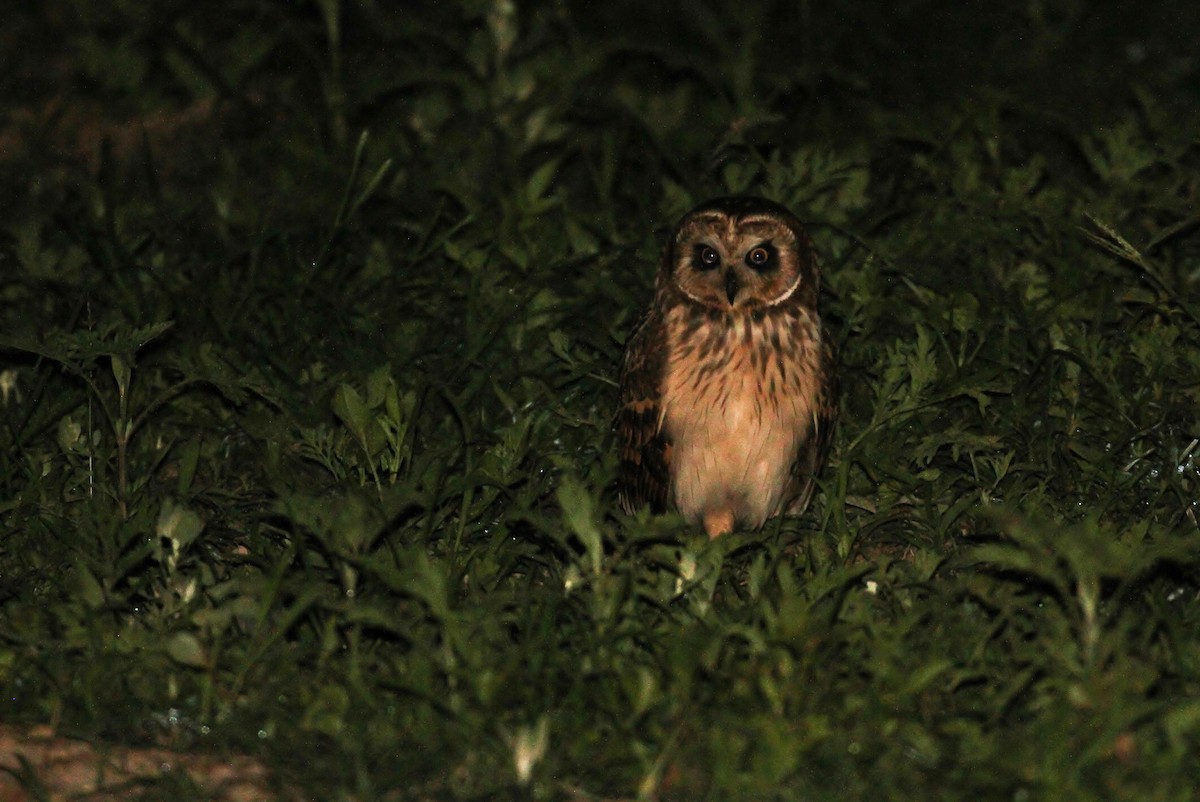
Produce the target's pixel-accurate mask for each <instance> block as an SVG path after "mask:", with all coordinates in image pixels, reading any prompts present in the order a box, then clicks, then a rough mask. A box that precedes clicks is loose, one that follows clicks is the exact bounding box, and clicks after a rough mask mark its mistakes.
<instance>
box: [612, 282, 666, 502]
mask: <svg viewBox="0 0 1200 802" xmlns="http://www.w3.org/2000/svg"><path fill="white" fill-rule="evenodd" d="M666 342H667V338H666V327H665V326H664V325H663V318H662V315H661V314H659V311H658V306H657V305H655V306H654V307H652V308H651V310H650V312H649V313H648V314H647V315H646V317H645V318H643V319H642V322H641V323H640V324H639V325H638V327H637V330H636V331H634V333H633V336H632V337H630V338H629V342H628V343H627V344H626V345H625V359H624V362H623V363H622V365H621V397H620V401H619V407H618V409H617V417H616V421H615V422H614V426H615V428H616V431H617V438H618V441H619V443H620V448H621V466H620V473H619V475H618V482H619V486H620V497H621V507H622V508H623V509H624V510H625V511H626V512H633V511H634V510H636V509H638V508H639V507H642V506H644V505H647V504H648V505H649V506H650V509H651V511H652V512H656V513H661V512H665V511H666V508H667V496H668V494H669V492H670V491H669V487H670V476H671V473H670V464H671V443H670V440H668V439H667V437H666V435H665V434H664V433H663V432H662V431H661V430H660V428H659V421H660V420H661V416H662V398H661V394H662V390H661V388H662V377H663V371H664V370H665V368H666V357H667V354H666V348H667V345H666Z"/></svg>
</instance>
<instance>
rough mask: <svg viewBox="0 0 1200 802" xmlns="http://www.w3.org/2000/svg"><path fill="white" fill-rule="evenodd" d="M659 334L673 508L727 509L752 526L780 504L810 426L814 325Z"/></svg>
mask: <svg viewBox="0 0 1200 802" xmlns="http://www.w3.org/2000/svg"><path fill="white" fill-rule="evenodd" d="M668 330H669V331H671V332H672V333H673V335H675V336H672V337H671V338H670V343H669V347H670V352H669V355H668V359H667V367H666V372H665V375H664V377H663V387H662V400H663V421H662V425H663V428H664V430H665V433H666V434H667V436H668V437H669V438H670V439H671V441H672V442H673V451H672V460H671V488H672V495H673V498H674V502H675V505H676V506H677V507H678V508H679V510H680V512H682V513H683V515H684V516H685V517H686V518H688V519H689V520H700V519H702V518H704V517H705V516H706V515H709V514H713V513H726V512H727V513H730V514H732V516H733V517H734V518H736V519H737V520H739V521H741V522H742V523H744V524H747V525H750V526H755V527H757V526H760V525H761V524H762V523H763V521H765V520H766V519H767V518H768V517H770V516H771V515H773V514H775V513H776V512H778V511H779V508H780V506H781V504H782V503H783V502H785V501H787V499H785V498H784V494H785V492H786V491H787V489H788V487H789V479H790V475H791V470H792V467H793V465H794V463H795V461H796V456H797V453H798V452H799V450H800V448H801V446H802V445H803V444H804V442H805V441H806V439H807V438H808V437H809V436H810V435H811V433H812V430H813V415H814V410H815V408H816V404H817V395H818V392H819V389H818V383H819V361H818V356H817V354H818V352H819V345H820V342H819V337H820V329H819V325H818V324H817V322H816V321H815V320H813V319H812V318H811V317H810V316H809V315H808V314H807V313H805V312H804V311H803V310H796V311H793V312H791V313H789V314H787V315H784V314H780V315H777V316H774V317H762V318H760V319H758V320H755V319H754V318H752V317H750V316H748V315H743V316H737V317H732V318H731V319H730V318H726V319H724V320H722V319H717V320H715V321H713V320H707V321H705V322H703V323H701V324H700V325H698V326H697V325H696V323H695V322H694V321H693V322H692V323H691V324H690V325H683V324H682V323H681V324H680V325H674V326H668Z"/></svg>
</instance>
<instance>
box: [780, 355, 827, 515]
mask: <svg viewBox="0 0 1200 802" xmlns="http://www.w3.org/2000/svg"><path fill="white" fill-rule="evenodd" d="M835 363H836V357H835V354H834V350H833V344H832V343H830V342H829V341H828V340H826V341H825V342H824V343H823V345H822V347H821V376H822V378H821V381H820V382H818V385H817V386H818V387H820V388H821V389H820V395H819V396H818V397H817V403H816V406H815V407H814V408H813V429H812V432H811V433H810V434H809V437H808V440H806V441H805V443H804V445H803V446H801V447H800V453H799V454H797V455H796V463H795V464H794V465H793V466H792V484H791V488H790V490H791V493H789V496H790V497H791V498H792V499H793V500H792V502H791V504H789V505H788V512H789V513H791V514H792V515H799V514H800V513H802V512H804V510H805V509H807V508H808V504H809V502H810V501H812V496H813V491H814V490H815V489H816V476H817V473H819V472H820V470H821V466H823V465H824V464H825V457H826V455H827V454H828V452H829V441H830V440H831V439H832V436H833V424H834V421H836V420H837V393H838V388H837V371H836V369H835V367H836V365H835Z"/></svg>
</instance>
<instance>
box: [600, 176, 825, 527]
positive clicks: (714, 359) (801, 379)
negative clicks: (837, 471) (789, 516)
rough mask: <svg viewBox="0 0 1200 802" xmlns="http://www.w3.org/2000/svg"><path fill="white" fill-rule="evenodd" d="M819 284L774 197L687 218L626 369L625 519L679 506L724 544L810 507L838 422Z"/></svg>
mask: <svg viewBox="0 0 1200 802" xmlns="http://www.w3.org/2000/svg"><path fill="white" fill-rule="evenodd" d="M820 280H821V274H820V269H819V266H818V264H817V260H816V256H815V254H814V253H813V248H812V243H811V241H810V240H809V238H808V235H807V234H806V233H805V231H804V227H803V226H802V225H801V223H800V221H799V220H797V219H796V218H795V217H794V216H793V215H792V214H791V213H790V212H789V211H788V210H787V209H785V208H784V207H782V206H780V205H779V204H777V203H773V202H771V201H768V200H765V199H763V198H755V197H732V198H717V199H715V200H711V201H709V202H707V203H704V204H702V205H700V206H698V207H696V208H695V209H693V210H692V211H690V212H689V213H688V214H687V215H685V216H684V218H683V219H682V220H681V221H680V222H679V225H678V226H676V228H675V231H674V233H673V234H672V235H671V238H670V240H669V241H668V242H667V246H666V249H665V252H664V254H663V259H662V264H661V267H660V268H659V271H658V278H657V281H656V284H655V293H654V301H653V302H652V303H651V305H650V308H649V310H647V312H646V314H645V315H644V316H643V317H642V319H641V322H640V323H639V324H638V326H637V328H636V329H635V330H634V332H633V334H632V336H631V337H630V338H629V341H628V343H627V345H626V347H625V357H624V361H623V363H622V366H621V378H620V386H621V389H620V402H619V409H618V412H617V416H616V421H615V427H616V430H617V438H618V440H619V444H620V449H621V461H620V475H619V485H620V497H621V505H622V507H623V508H624V509H625V510H626V511H627V512H633V511H634V510H636V509H637V508H639V507H642V506H644V505H649V506H650V508H651V509H652V510H653V511H655V512H663V511H665V510H666V509H667V508H668V507H674V508H676V509H678V510H679V512H680V513H682V514H683V516H684V518H686V519H687V520H688V521H690V522H692V523H699V524H702V525H703V526H704V529H705V531H706V532H707V533H708V536H709V537H710V538H715V537H717V536H719V535H722V534H724V533H726V532H729V531H731V530H732V529H733V528H734V526H735V525H742V526H746V527H753V528H757V527H760V526H762V524H763V522H764V521H766V520H767V519H768V518H770V517H771V516H773V515H776V514H779V513H782V512H790V513H799V512H801V511H803V510H804V508H805V507H807V506H808V502H809V499H810V498H811V496H812V493H813V480H814V476H815V474H816V473H817V471H818V470H819V469H820V468H821V465H822V463H823V462H824V459H825V451H826V447H827V445H828V442H829V435H830V430H831V428H832V425H833V419H834V415H835V410H834V391H833V358H832V349H831V347H830V343H829V341H828V339H827V338H826V336H825V334H824V332H823V331H822V329H821V318H820V316H819V315H818V313H817V295H818V291H819V289H820V286H819V285H820Z"/></svg>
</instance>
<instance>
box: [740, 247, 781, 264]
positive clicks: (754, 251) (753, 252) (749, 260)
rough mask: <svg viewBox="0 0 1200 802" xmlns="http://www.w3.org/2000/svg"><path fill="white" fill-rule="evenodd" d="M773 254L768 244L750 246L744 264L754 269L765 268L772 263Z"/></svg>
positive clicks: (773, 260) (773, 259)
mask: <svg viewBox="0 0 1200 802" xmlns="http://www.w3.org/2000/svg"><path fill="white" fill-rule="evenodd" d="M774 262H775V254H774V252H773V249H772V248H771V247H770V246H768V245H759V246H758V247H757V248H751V249H750V252H749V253H747V254H746V264H748V265H750V266H751V267H753V268H754V269H755V270H767V269H769V268H770V267H772V266H773V265H774Z"/></svg>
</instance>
